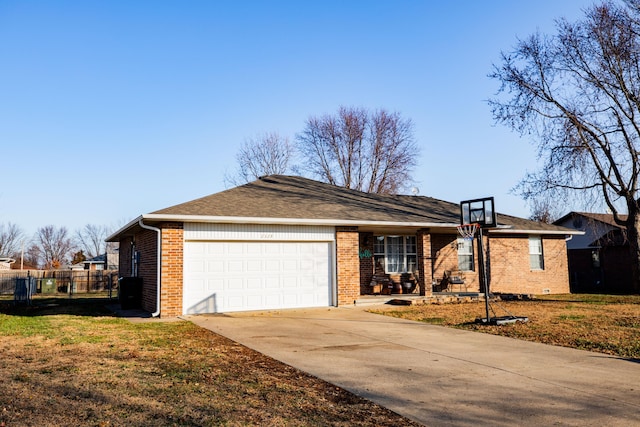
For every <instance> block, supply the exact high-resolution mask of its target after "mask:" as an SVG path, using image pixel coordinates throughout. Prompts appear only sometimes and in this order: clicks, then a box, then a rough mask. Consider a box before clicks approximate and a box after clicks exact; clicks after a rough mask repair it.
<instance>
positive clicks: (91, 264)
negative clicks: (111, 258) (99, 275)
mask: <svg viewBox="0 0 640 427" xmlns="http://www.w3.org/2000/svg"><path fill="white" fill-rule="evenodd" d="M106 259H107V254H102V255H98V256H95V257H93V258H89V259H85V260H84V261H81V262H78V263H76V264H73V265H71V269H72V270H90V271H97V270H104V269H105V263H106Z"/></svg>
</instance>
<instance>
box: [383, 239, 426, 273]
mask: <svg viewBox="0 0 640 427" xmlns="http://www.w3.org/2000/svg"><path fill="white" fill-rule="evenodd" d="M416 248H417V246H416V236H376V237H375V241H374V244H373V257H374V261H375V263H376V264H378V265H380V266H382V267H383V268H384V271H385V272H386V273H410V272H413V271H415V270H416V268H417V256H416V252H417V250H416Z"/></svg>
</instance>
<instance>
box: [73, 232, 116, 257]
mask: <svg viewBox="0 0 640 427" xmlns="http://www.w3.org/2000/svg"><path fill="white" fill-rule="evenodd" d="M108 235H109V230H108V229H107V227H106V226H100V225H94V224H87V225H85V226H84V227H83V228H82V229H80V230H78V231H77V232H76V241H77V246H79V247H80V248H81V249H82V251H83V253H84V255H85V256H86V257H87V258H94V257H97V256H98V255H102V254H104V253H105V252H106V243H105V239H106V238H107V236H108ZM83 261H84V260H83Z"/></svg>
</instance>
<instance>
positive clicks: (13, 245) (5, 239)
mask: <svg viewBox="0 0 640 427" xmlns="http://www.w3.org/2000/svg"><path fill="white" fill-rule="evenodd" d="M23 241H24V232H23V231H22V229H21V228H20V227H18V226H17V225H16V224H12V223H10V222H9V223H7V224H0V256H12V257H13V256H15V255H17V254H19V253H20V252H21V249H22V247H21V246H22V243H23Z"/></svg>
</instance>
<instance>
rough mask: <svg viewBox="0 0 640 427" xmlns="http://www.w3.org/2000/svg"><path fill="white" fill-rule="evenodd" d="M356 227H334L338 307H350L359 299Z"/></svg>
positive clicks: (358, 240)
mask: <svg viewBox="0 0 640 427" xmlns="http://www.w3.org/2000/svg"><path fill="white" fill-rule="evenodd" d="M359 243H360V239H359V236H358V227H336V254H337V280H338V283H337V286H338V305H339V306H340V305H352V304H353V302H354V301H355V300H357V299H358V298H359V297H360V257H359Z"/></svg>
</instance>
